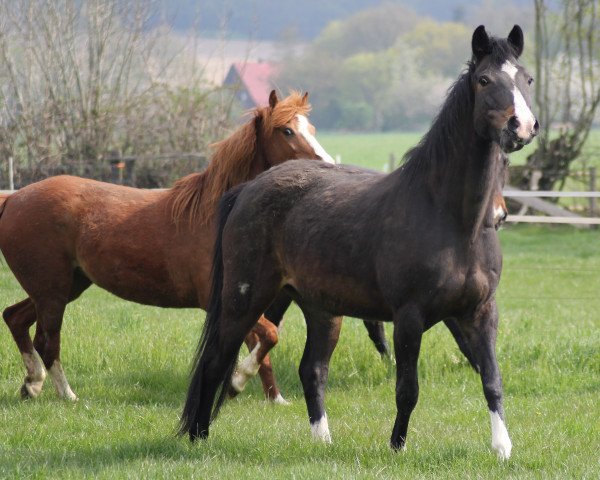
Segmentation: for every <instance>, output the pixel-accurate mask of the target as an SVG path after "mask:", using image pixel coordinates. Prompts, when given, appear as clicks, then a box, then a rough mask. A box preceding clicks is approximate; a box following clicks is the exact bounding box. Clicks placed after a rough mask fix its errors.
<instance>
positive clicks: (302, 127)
mask: <svg viewBox="0 0 600 480" xmlns="http://www.w3.org/2000/svg"><path fill="white" fill-rule="evenodd" d="M296 119H297V120H298V131H299V132H300V133H301V134H302V136H303V137H304V139H305V140H306V141H307V142H308V144H309V145H310V146H311V147H312V148H313V150H314V151H315V154H317V155H318V156H319V157H321V158H322V159H323V161H325V162H327V163H332V164H335V160H334V159H333V158H331V155H329V154H328V153H327V152H326V151H325V149H324V148H323V147H322V146H321V144H320V143H319V142H318V141H317V139H316V138H315V137H314V136H313V135H312V134H311V133H310V131H309V130H308V119H307V118H306V117H305V116H304V115H296Z"/></svg>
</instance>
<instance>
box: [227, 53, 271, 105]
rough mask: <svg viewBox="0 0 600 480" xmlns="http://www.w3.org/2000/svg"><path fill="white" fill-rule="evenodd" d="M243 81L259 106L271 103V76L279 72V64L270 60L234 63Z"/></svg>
mask: <svg viewBox="0 0 600 480" xmlns="http://www.w3.org/2000/svg"><path fill="white" fill-rule="evenodd" d="M233 67H234V68H235V70H236V71H237V74H238V75H239V77H240V79H241V80H242V83H243V84H244V86H245V87H246V90H247V91H248V94H249V95H250V97H251V98H252V101H253V102H254V104H255V105H256V106H257V107H264V106H266V105H268V104H269V94H270V93H271V90H272V89H273V87H272V84H271V78H272V77H273V76H274V75H275V74H276V73H277V70H278V69H277V66H276V65H273V64H272V63H268V62H259V63H234V64H233Z"/></svg>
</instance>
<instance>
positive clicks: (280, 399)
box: [269, 393, 292, 406]
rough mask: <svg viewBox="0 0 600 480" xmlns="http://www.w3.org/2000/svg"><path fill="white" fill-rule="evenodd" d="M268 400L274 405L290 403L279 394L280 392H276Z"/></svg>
mask: <svg viewBox="0 0 600 480" xmlns="http://www.w3.org/2000/svg"><path fill="white" fill-rule="evenodd" d="M269 401H270V402H271V403H273V404H274V405H286V406H287V405H291V404H292V402H288V401H287V400H286V399H285V398H283V397H282V396H281V393H278V394H277V396H276V397H275V398H269Z"/></svg>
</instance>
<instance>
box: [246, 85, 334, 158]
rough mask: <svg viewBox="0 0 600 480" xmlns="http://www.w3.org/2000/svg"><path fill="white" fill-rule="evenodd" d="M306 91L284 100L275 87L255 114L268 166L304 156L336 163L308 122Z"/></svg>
mask: <svg viewBox="0 0 600 480" xmlns="http://www.w3.org/2000/svg"><path fill="white" fill-rule="evenodd" d="M309 111H310V104H309V103H308V93H305V94H304V95H299V94H298V93H292V94H291V95H289V96H288V97H286V98H284V99H283V100H279V99H278V98H277V93H276V92H275V90H273V91H272V92H271V95H270V96H269V106H268V107H266V108H264V109H261V110H260V113H259V115H258V116H257V117H256V118H257V121H258V122H261V123H262V138H261V139H260V140H259V143H260V147H261V148H262V150H263V154H264V158H265V160H266V161H267V163H268V164H269V165H268V166H269V167H272V166H274V165H278V164H280V163H282V162H285V161H286V160H292V159H296V158H307V159H315V160H324V161H326V162H329V163H335V162H334V161H333V159H332V158H331V156H330V155H329V154H328V153H327V152H326V151H325V149H324V148H323V147H322V146H321V145H320V144H319V142H318V141H317V139H316V138H315V127H314V126H313V125H311V124H310V123H309V121H308V118H307V115H308V112H309Z"/></svg>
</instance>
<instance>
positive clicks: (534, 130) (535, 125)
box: [533, 120, 540, 135]
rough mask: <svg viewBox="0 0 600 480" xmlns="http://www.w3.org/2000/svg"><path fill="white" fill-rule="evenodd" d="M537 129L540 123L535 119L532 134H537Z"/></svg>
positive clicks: (538, 129)
mask: <svg viewBox="0 0 600 480" xmlns="http://www.w3.org/2000/svg"><path fill="white" fill-rule="evenodd" d="M539 131H540V124H539V123H538V121H537V120H536V121H535V123H534V124H533V134H534V135H537V134H538V132H539Z"/></svg>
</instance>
